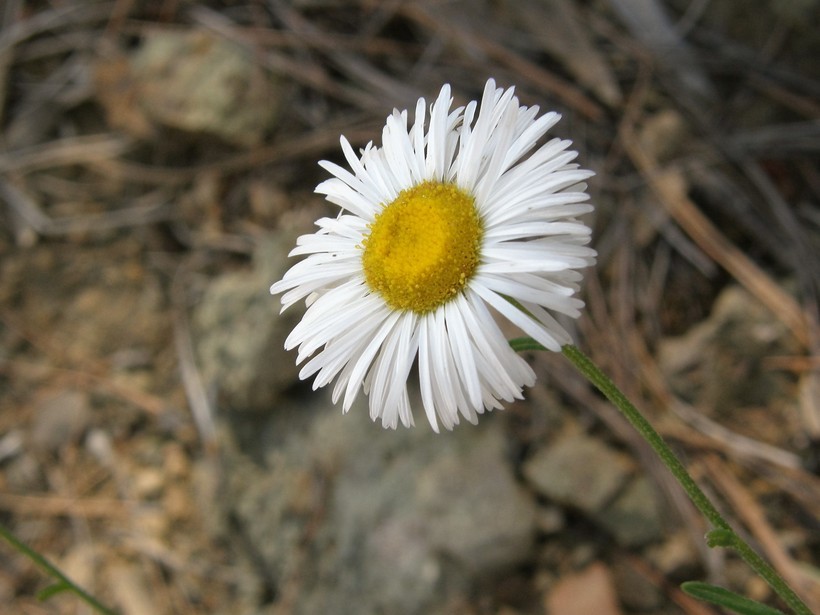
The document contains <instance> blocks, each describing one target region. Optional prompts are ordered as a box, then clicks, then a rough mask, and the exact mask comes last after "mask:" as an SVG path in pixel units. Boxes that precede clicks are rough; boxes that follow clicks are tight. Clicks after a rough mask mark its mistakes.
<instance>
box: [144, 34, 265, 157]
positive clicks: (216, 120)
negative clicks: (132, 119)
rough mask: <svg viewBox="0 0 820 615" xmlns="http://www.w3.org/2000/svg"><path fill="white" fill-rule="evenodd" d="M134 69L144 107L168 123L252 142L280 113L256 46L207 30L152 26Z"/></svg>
mask: <svg viewBox="0 0 820 615" xmlns="http://www.w3.org/2000/svg"><path fill="white" fill-rule="evenodd" d="M129 69H130V75H129V76H130V79H131V80H132V87H133V90H134V98H135V99H136V102H137V104H138V107H139V110H140V111H141V112H142V113H143V114H144V116H145V117H146V118H147V119H148V120H149V121H152V122H156V123H159V124H163V125H165V126H171V127H174V128H180V129H182V130H187V131H190V132H206V133H210V134H213V135H217V136H219V137H220V138H222V139H224V140H225V141H228V142H231V143H236V144H238V145H243V146H252V145H255V144H258V143H260V142H261V140H262V137H263V136H264V134H265V131H266V130H267V129H268V128H270V127H271V126H272V125H273V122H274V120H275V118H276V116H277V114H278V109H279V106H280V100H281V96H279V95H278V94H279V89H278V87H277V84H276V83H275V82H274V78H273V76H272V75H271V74H270V73H268V72H265V71H263V70H261V69H260V67H259V66H258V65H257V64H255V63H254V61H253V54H252V51H251V50H250V49H245V48H243V47H242V46H241V45H239V44H237V43H235V42H233V41H229V40H227V39H225V38H222V37H219V36H217V35H215V34H212V33H209V32H206V31H190V32H172V31H165V30H155V31H149V32H148V34H147V35H146V37H145V40H144V41H143V43H142V45H141V46H140V47H139V49H138V51H137V52H136V53H135V54H134V55H133V56H132V57H131V58H130V63H129Z"/></svg>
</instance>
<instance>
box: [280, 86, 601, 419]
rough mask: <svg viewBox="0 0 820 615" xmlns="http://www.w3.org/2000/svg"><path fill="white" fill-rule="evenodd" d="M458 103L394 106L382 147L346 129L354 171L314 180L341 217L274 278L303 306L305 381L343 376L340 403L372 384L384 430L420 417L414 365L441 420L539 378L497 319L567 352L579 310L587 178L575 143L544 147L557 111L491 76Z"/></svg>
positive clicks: (289, 301) (446, 92)
mask: <svg viewBox="0 0 820 615" xmlns="http://www.w3.org/2000/svg"><path fill="white" fill-rule="evenodd" d="M452 103H453V100H452V98H451V94H450V87H449V86H448V85H445V86H444V87H442V89H441V92H440V94H439V95H438V98H437V99H436V101H435V102H434V103H433V105H432V107H431V108H430V113H429V118H428V116H427V104H426V103H425V101H424V99H419V101H418V103H417V104H416V110H415V118H414V123H413V125H412V126H411V127H409V128H408V115H407V111H402V112H399V111H394V112H393V114H392V115H391V116H389V117H388V118H387V122H386V125H385V127H384V131H383V133H382V145H381V147H377V146H374V145H373V144H372V143H368V144H367V146H366V147H365V148H364V149H363V150H362V151H361V152H360V154H359V155H357V154H356V153H355V152H354V151H353V148H352V147H351V146H350V144H349V143H348V142H347V140H346V139H345V138H344V137H342V138H341V144H342V151H343V153H344V156H345V159H346V161H347V163H348V165H349V167H350V168H349V169H346V168H343V167H341V166H339V165H336V164H334V163H332V162H328V161H323V162H321V163H320V164H321V166H322V167H323V168H324V169H326V170H327V171H328V172H329V173H330V174H331V175H333V177H332V178H331V179H328V180H326V181H324V182H322V183H321V184H319V186H318V187H317V188H316V191H317V192H319V193H321V194H324V195H325V196H326V198H327V200H328V201H330V202H332V203H334V204H336V205H338V206H339V207H340V208H341V209H340V211H339V214H338V216H336V217H335V218H322V219H320V220H318V221H317V223H316V224H317V226H318V227H319V230H318V231H317V232H315V233H313V234H311V235H303V236H302V237H300V238H299V239H298V241H297V247H296V248H295V249H294V250H293V251H292V252H291V256H295V255H308V256H307V258H305V259H304V260H302V261H301V262H299V263H297V264H295V265H294V266H293V267H291V269H290V270H289V271H288V272H287V273H286V274H285V276H284V278H283V279H282V280H280V281H279V282H276V283H275V284H274V285H273V286H272V287H271V292H272V293H284V294H283V296H282V306H283V307H282V310H285V309H287V308H288V307H289V306H291V305H293V304H294V303H296V302H297V301H300V300H302V299H305V300H306V303H307V305H308V308H307V311H306V313H305V315H304V318H303V319H302V320H301V322H300V323H299V324H298V325H297V326H296V327H295V328H294V329H293V331H292V332H291V333H290V335H289V336H288V338H287V340H286V342H285V347H286V348H287V349H291V348H294V347H297V346H298V348H299V351H298V356H297V359H296V360H297V363H301V362H302V361H304V360H306V359H308V357H311V358H310V360H308V361H307V363H306V364H305V365H304V367H303V368H302V370H301V372H300V374H299V376H300V378H302V379H305V378H308V377H310V376H313V375H314V374H315V375H316V377H315V380H314V382H313V388H314V389H316V388H318V387H321V386H325V385H326V384H328V383H330V382H331V381H332V380H333V379H334V378H335V379H336V383H335V385H334V388H333V396H332V398H333V402H334V403H336V402H337V401H338V400H339V399H343V402H342V407H343V410H344V411H345V412H346V411H347V410H348V409H349V408H350V406H351V404H352V403H353V401H354V400H355V398H356V396H357V395H358V392H359V390H361V389H363V390H364V392H365V393H366V394H368V395H369V398H370V416H371V418H372V419H373V420H376V419H377V418H381V421H382V424H383V425H384V426H385V427H392V428H395V427H396V426H397V424H398V422H399V421H401V423H402V424H403V425H405V426H409V425H412V424H413V413H412V409H411V407H410V399H409V395H408V392H407V380H408V378H409V376H410V373H411V371H412V369H413V366H414V364H415V365H417V370H418V381H419V387H420V392H421V400H422V404H423V406H424V410H425V413H426V415H427V419H428V420H429V422H430V425H431V426H432V427H433V429H434V430H436V431H438V428H439V427H438V426H439V423H441V424H442V425H444V427H445V428H447V429H452V427H453V426H454V425H456V424H458V422H459V417H460V416H463V417H464V418H466V419H467V420H468V421H470V422H472V423H475V422H476V421H477V420H478V415H479V414H481V413H483V412H484V410H485V409H486V410H492V409H493V408H501V407H502V405H501V401H506V402H511V401H513V400H514V399H520V398H521V396H522V394H521V392H522V389H523V387H524V386H532V385H533V383H534V382H535V374H534V373H533V371H532V369H531V368H530V366H529V365H528V364H527V363H526V361H524V360H523V359H522V358H521V357H520V356H519V355H518V354H516V353H515V352H514V351H513V350H512V349H511V348H510V346H509V344H508V342H507V340H506V339H505V337H504V335H503V334H502V332H501V329H500V328H499V326H498V324H497V323H496V320H495V317H497V316H501V317H503V318H506V319H507V320H509V321H510V322H511V323H512V324H514V325H515V326H517V327H518V328H519V329H521V330H522V331H523V332H524V333H525V334H526V335H528V336H530V337H532V338H533V339H535V340H536V341H537V342H539V343H541V344H542V345H543V346H545V347H547V348H549V349H551V350H556V351H557V350H560V348H561V346H563V345H564V344H567V343H569V342H570V341H571V340H570V336H569V335H568V333H567V332H566V330H565V329H564V328H563V327H562V326H561V325H560V324H559V323H558V322H557V321H556V319H555V317H554V316H553V314H555V313H558V314H564V315H566V316H570V317H577V316H578V315H579V313H580V312H579V309H580V308H581V307H582V306H583V303H582V302H581V301H580V300H579V299H577V298H575V297H573V295H574V294H575V293H576V291H577V290H578V283H579V282H580V280H581V277H582V276H581V274H580V273H579V272H578V269H581V268H583V267H586V266H589V265H591V264H592V263H593V262H594V259H595V252H594V251H593V250H592V249H591V248H589V247H586V244H587V243H588V241H589V238H590V229H589V228H588V227H587V226H586V225H585V224H583V223H582V222H580V221H579V220H578V219H577V217H578V216H580V215H582V214H584V213H587V212H589V211H591V210H592V206H591V205H590V204H588V203H587V202H586V201H587V199H588V196H587V194H586V192H585V190H586V185H585V184H584V183H583V181H584V180H585V179H587V178H588V177H590V176H591V175H592V173H591V172H590V171H586V170H583V169H580V168H578V165H577V164H575V163H573V160H574V159H575V157H576V155H577V154H576V152H574V151H571V150H569V149H568V148H569V146H570V142H569V141H565V140H560V139H552V140H550V141H547V142H546V143H544V144H543V145H541V146H540V147H537V148H536V145H537V143H538V141H539V139H541V137H543V136H544V134H545V133H546V132H547V130H549V128H550V127H552V126H553V125H554V124H555V123H556V122H557V121H558V119H559V116H558V114H557V113H547V114H545V115H542V116H541V117H538V107H529V108H528V107H524V106H521V105H520V104H519V101H518V99H517V98H516V97H515V96H514V91H513V89H512V88H510V89H507V90H504V89H500V88H496V86H495V82H494V81H493V80H489V81H488V82H487V84H486V86H485V88H484V94H483V97H482V99H481V104H480V106H479V105H478V104H477V103H476V102H475V101H473V102H470V103H469V104H468V105H466V106H465V107H458V108H456V109H454V110H451V106H452ZM493 312H495V314H494V313H493Z"/></svg>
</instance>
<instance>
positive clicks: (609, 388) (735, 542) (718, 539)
mask: <svg viewBox="0 0 820 615" xmlns="http://www.w3.org/2000/svg"><path fill="white" fill-rule="evenodd" d="M510 345H511V346H512V347H513V349H515V350H517V351H521V350H546V348H544V347H543V346H541V345H540V344H538V343H537V342H535V341H534V340H531V339H529V338H520V339H515V340H511V341H510ZM562 354H563V355H564V356H565V357H566V358H567V359H569V360H570V362H571V363H572V364H573V365H574V366H575V368H576V369H577V370H578V371H579V372H581V373H582V374H583V375H584V376H585V377H586V378H587V380H589V381H590V382H591V383H592V384H593V385H594V386H595V387H596V388H597V389H598V390H599V391H601V393H603V394H604V396H605V397H606V398H607V399H608V400H609V401H610V402H612V404H614V405H615V407H616V408H618V410H620V411H621V413H622V414H623V415H624V417H626V419H627V420H628V421H629V422H630V424H631V425H632V426H633V427H634V428H635V429H636V430H637V432H638V433H639V434H640V435H641V436H642V437H643V438H644V440H646V442H647V443H648V444H649V445H650V446H651V447H652V449H653V450H654V451H655V453H656V454H657V455H658V457H660V459H661V461H663V463H664V465H665V466H666V467H667V468H669V471H670V472H672V475H673V476H674V477H675V478H676V479H677V481H678V483H679V484H680V485H681V487H683V489H684V491H686V494H687V495H688V496H689V498H690V499H691V500H692V503H693V504H694V505H695V506H696V507H697V509H698V510H699V511H700V512H701V513H702V514H703V516H704V517H706V519H707V520H708V521H709V523H711V524H712V527H713V532H712V533H710V535H709V539H710V543H709V544H710V546H721V547H729V548H733V549H734V550H735V551H736V552H737V553H738V554H739V555H740V557H742V558H743V560H744V561H745V562H746V563H747V564H748V565H749V567H751V568H752V569H753V570H754V571H755V572H757V574H759V575H760V576H761V578H763V579H764V580H765V581H766V582H767V583H768V584H769V586H770V587H771V588H772V589H773V590H774V591H775V592H776V593H777V595H778V596H780V598H782V599H783V601H784V602H785V603H786V604H787V605H788V606H789V608H790V609H792V611H794V612H795V613H796V614H797V615H812V613H811V611H810V610H809V608H808V607H807V606H806V604H805V603H804V602H803V601H802V600H801V599H800V597H799V596H798V595H797V594H796V593H795V592H794V590H792V588H791V587H789V585H788V584H787V583H786V581H784V580H783V578H782V577H781V576H780V575H779V574H778V573H777V571H776V570H775V569H774V568H772V566H770V565H769V564H768V563H767V562H766V561H765V560H764V559H763V558H762V557H760V555H758V554H757V552H756V551H755V550H754V549H752V547H751V546H749V545H748V544H747V543H746V542H745V541H744V540H743V539H742V538H741V537H740V536H739V535H738V534H737V533H736V532H735V531H734V530H733V529H732V527H731V526H730V525H729V523H728V522H727V521H726V519H724V518H723V515H721V514H720V512H719V511H718V510H717V508H715V506H714V504H712V502H711V500H710V499H709V498H708V497H707V496H706V494H705V493H704V492H703V491H702V490H701V488H700V487H698V485H697V483H695V481H694V480H693V479H692V477H691V476H690V475H689V472H688V471H687V470H686V467H685V466H684V465H683V463H682V462H681V461H680V460H679V459H678V457H677V456H676V455H675V453H673V452H672V449H671V448H669V445H668V444H666V442H665V441H664V439H663V438H662V437H661V435H660V434H659V433H658V432H657V431H656V430H655V428H654V427H652V425H651V424H650V423H649V421H648V420H647V419H646V418H645V417H644V416H643V414H641V412H640V411H639V410H638V409H637V408H636V407H635V406H634V405H633V404H632V402H630V401H629V399H627V397H626V395H624V394H623V392H621V390H620V389H619V388H618V387H617V386H616V385H615V383H614V382H613V381H612V380H611V379H610V378H609V377H608V376H607V375H606V374H604V373H603V372H602V371H601V370H600V369H599V368H598V366H597V365H595V363H593V362H592V359H590V358H589V357H587V356H586V355H585V354H584V353H583V352H581V351H580V350H579V349H578V348H577V347H576V346H573V345H571V344H568V345H566V346H564V347H563V349H562Z"/></svg>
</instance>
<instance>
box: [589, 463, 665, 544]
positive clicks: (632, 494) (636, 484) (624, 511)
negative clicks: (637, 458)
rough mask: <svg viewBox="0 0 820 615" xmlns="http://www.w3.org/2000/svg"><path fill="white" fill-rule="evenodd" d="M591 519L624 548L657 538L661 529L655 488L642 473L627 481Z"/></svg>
mask: <svg viewBox="0 0 820 615" xmlns="http://www.w3.org/2000/svg"><path fill="white" fill-rule="evenodd" d="M594 518H595V520H596V521H597V522H598V523H599V524H600V525H602V526H603V527H604V528H606V529H607V530H608V531H609V532H610V533H611V534H612V535H613V536H614V537H615V540H616V541H617V542H618V544H620V545H621V546H624V547H637V546H641V545H644V544H646V543H648V542H651V541H653V540H656V539H657V538H660V536H661V534H662V530H663V527H662V523H661V511H660V508H659V506H658V503H657V500H656V499H655V492H654V489H653V487H652V484H651V483H650V482H649V480H648V479H647V478H646V477H644V476H638V477H636V478H634V479H633V480H632V481H630V483H629V484H628V485H627V486H626V488H625V489H624V490H623V492H621V493H620V494H619V495H618V497H617V498H616V499H615V500H614V501H613V502H612V503H611V504H610V505H609V506H607V507H606V508H605V509H604V510H602V511H600V513H598V514H596V515H595V516H594Z"/></svg>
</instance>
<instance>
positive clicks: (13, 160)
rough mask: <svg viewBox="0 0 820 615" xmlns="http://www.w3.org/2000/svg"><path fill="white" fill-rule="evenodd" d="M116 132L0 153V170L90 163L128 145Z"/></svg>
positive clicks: (114, 155) (117, 153) (116, 153)
mask: <svg viewBox="0 0 820 615" xmlns="http://www.w3.org/2000/svg"><path fill="white" fill-rule="evenodd" d="M129 145H130V144H129V142H128V140H127V139H124V138H123V137H122V136H120V135H115V134H104V135H83V136H79V137H66V138H64V139H60V140H58V141H51V142H49V143H44V144H42V145H34V146H31V147H27V148H23V149H19V150H13V151H10V152H6V153H0V173H12V172H14V173H28V172H31V171H35V170H43V169H48V168H52V167H61V166H67V165H73V164H94V163H100V162H102V161H105V160H111V159H115V158H117V157H119V156H120V155H121V154H123V153H124V152H125V151H126V149H128V147H129Z"/></svg>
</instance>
